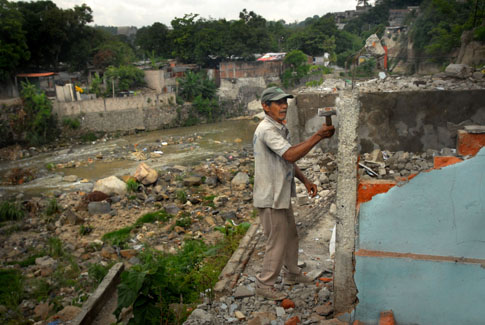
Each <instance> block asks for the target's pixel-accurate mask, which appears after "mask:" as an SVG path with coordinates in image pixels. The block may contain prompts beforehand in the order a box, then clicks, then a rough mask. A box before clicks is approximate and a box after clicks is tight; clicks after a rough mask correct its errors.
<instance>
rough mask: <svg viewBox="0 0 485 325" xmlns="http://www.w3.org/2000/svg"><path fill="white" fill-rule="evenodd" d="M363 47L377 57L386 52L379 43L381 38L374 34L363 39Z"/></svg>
mask: <svg viewBox="0 0 485 325" xmlns="http://www.w3.org/2000/svg"><path fill="white" fill-rule="evenodd" d="M365 49H366V51H367V53H369V54H370V55H372V56H374V57H379V56H382V55H384V54H385V53H386V52H385V51H384V48H383V47H382V45H381V40H380V39H379V37H378V36H377V35H376V34H372V35H371V36H369V37H368V38H367V40H366V41H365Z"/></svg>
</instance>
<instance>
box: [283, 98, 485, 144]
mask: <svg viewBox="0 0 485 325" xmlns="http://www.w3.org/2000/svg"><path fill="white" fill-rule="evenodd" d="M484 97H485V90H483V89H480V90H434V91H431V90H429V91H398V92H397V91H396V92H361V93H360V95H359V101H360V102H361V109H360V115H359V142H360V152H371V151H372V150H373V149H377V148H379V149H387V150H391V151H398V150H404V151H410V152H419V151H425V150H426V149H437V150H438V149H441V148H443V147H454V146H455V143H456V132H457V130H458V129H459V128H460V127H462V126H464V125H471V124H479V125H483V124H485V102H484V101H483V98H484ZM336 98H337V94H336V93H333V92H322V91H315V92H314V93H301V94H298V95H297V100H296V105H297V114H296V115H292V116H289V117H288V118H289V119H290V118H292V119H296V118H297V119H298V121H297V122H294V121H288V125H289V126H290V132H292V133H294V134H296V138H295V139H296V141H297V142H300V141H303V140H304V139H306V138H308V137H309V136H310V135H311V134H313V133H314V132H315V131H316V130H317V129H318V128H319V127H320V125H321V124H322V123H323V122H324V121H325V119H324V118H322V117H318V116H317V111H318V108H319V107H326V106H336V101H335V100H336ZM332 119H333V123H334V125H337V134H336V136H335V137H333V138H332V139H331V140H330V141H329V142H328V143H324V147H325V148H326V150H331V151H336V148H337V143H338V136H339V134H338V123H339V122H338V115H337V116H333V117H332Z"/></svg>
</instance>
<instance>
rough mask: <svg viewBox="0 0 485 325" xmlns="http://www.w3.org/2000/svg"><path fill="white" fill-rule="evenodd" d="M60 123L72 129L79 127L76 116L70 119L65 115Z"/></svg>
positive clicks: (79, 123)
mask: <svg viewBox="0 0 485 325" xmlns="http://www.w3.org/2000/svg"><path fill="white" fill-rule="evenodd" d="M62 125H64V126H65V127H68V128H70V129H72V130H77V129H79V128H80V127H81V122H79V120H78V119H77V118H72V119H71V118H68V117H65V118H63V119H62Z"/></svg>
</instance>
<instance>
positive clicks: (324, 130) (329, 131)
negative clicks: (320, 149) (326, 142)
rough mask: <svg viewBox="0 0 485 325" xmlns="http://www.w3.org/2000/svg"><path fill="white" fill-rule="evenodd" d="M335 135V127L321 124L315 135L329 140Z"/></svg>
mask: <svg viewBox="0 0 485 325" xmlns="http://www.w3.org/2000/svg"><path fill="white" fill-rule="evenodd" d="M334 133H335V127H334V126H333V125H327V124H325V123H324V124H323V125H322V127H321V128H320V130H318V131H317V134H318V135H319V136H320V137H322V139H324V138H330V137H331V136H332V135H333V134H334Z"/></svg>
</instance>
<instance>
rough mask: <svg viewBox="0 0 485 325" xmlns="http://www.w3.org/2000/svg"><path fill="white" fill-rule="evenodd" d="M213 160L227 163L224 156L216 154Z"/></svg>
mask: <svg viewBox="0 0 485 325" xmlns="http://www.w3.org/2000/svg"><path fill="white" fill-rule="evenodd" d="M214 161H216V162H218V163H222V164H225V163H227V161H228V160H227V159H226V157H224V156H218V157H217V158H216V159H214Z"/></svg>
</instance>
